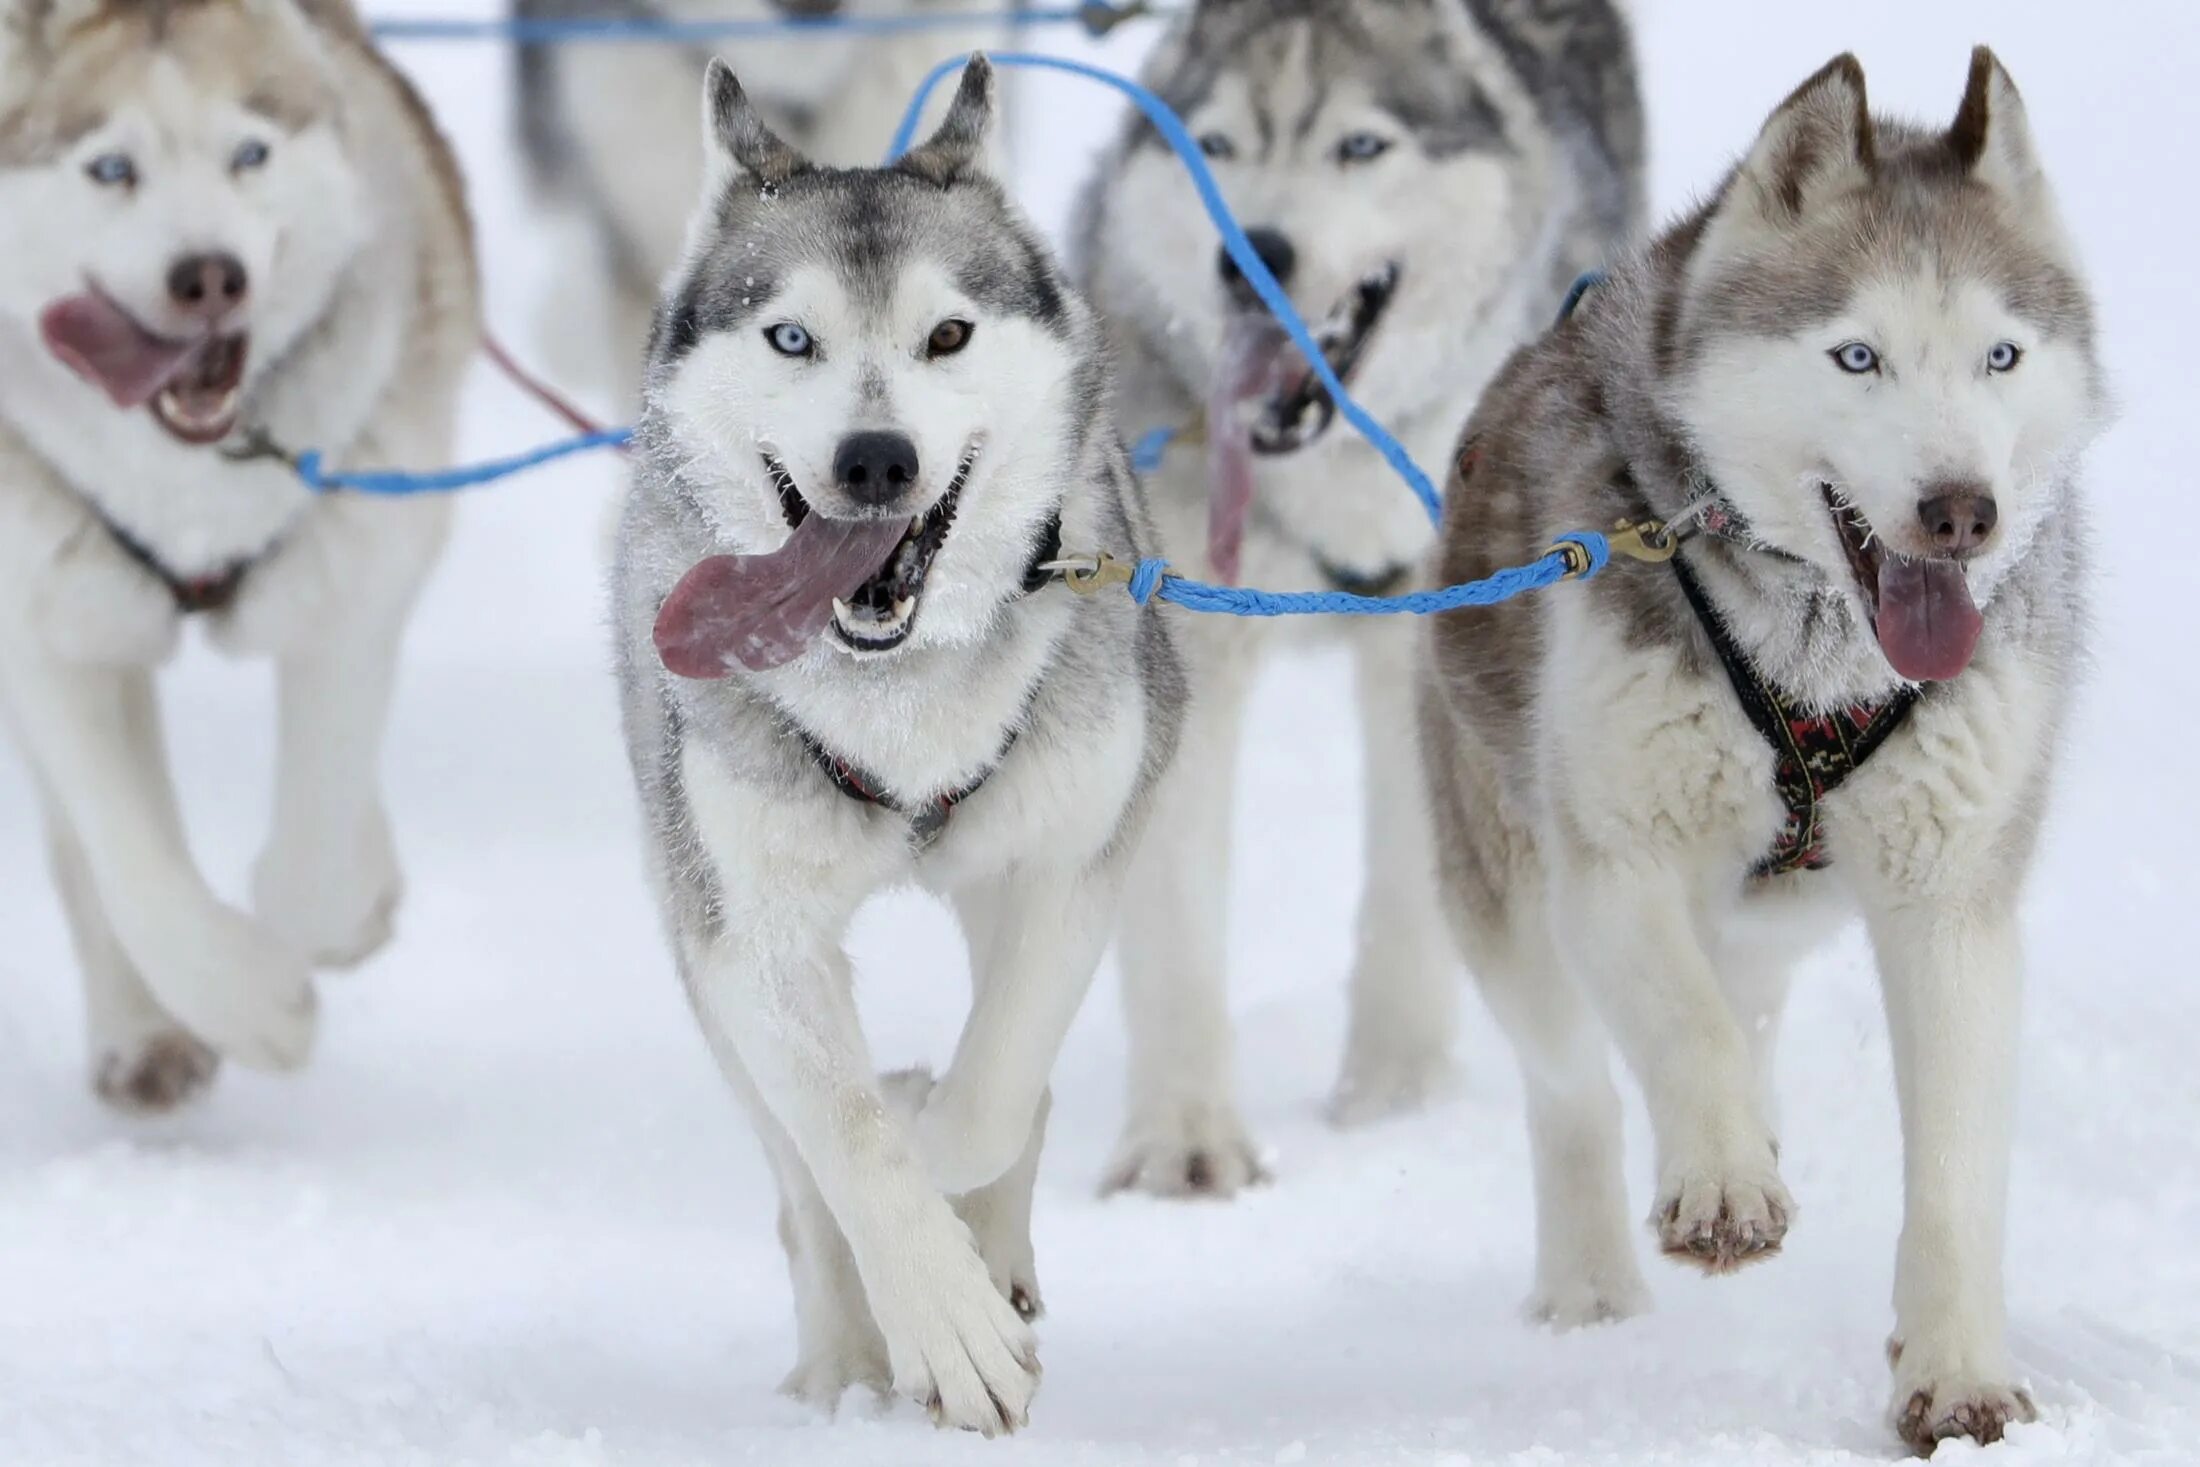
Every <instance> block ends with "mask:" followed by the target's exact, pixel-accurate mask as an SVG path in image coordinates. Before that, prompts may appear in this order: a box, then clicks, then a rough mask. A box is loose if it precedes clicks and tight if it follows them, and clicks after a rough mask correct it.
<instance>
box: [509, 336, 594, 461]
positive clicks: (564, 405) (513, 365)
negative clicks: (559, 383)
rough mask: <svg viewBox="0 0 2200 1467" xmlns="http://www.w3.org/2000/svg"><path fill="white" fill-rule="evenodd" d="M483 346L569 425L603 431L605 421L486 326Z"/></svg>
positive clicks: (520, 384)
mask: <svg viewBox="0 0 2200 1467" xmlns="http://www.w3.org/2000/svg"><path fill="white" fill-rule="evenodd" d="M481 349H482V350H483V351H484V352H486V353H488V357H489V360H490V361H492V362H494V363H495V364H496V368H497V370H498V371H500V372H502V373H503V374H504V375H505V376H506V377H507V378H508V379H510V381H511V383H512V385H513V386H514V387H517V388H518V389H519V390H520V391H522V392H524V393H526V394H527V395H528V396H529V397H531V398H533V399H534V400H535V401H536V402H538V403H540V404H542V406H543V407H545V408H547V409H549V410H550V412H552V413H554V414H555V415H557V416H558V417H560V418H562V419H564V420H565V424H566V426H567V427H569V428H571V429H572V430H573V431H574V432H576V433H586V434H595V433H601V432H603V431H604V425H603V424H601V423H599V422H597V421H596V420H595V419H594V418H592V417H590V416H589V415H588V414H586V413H584V412H582V411H581V410H580V409H579V408H577V407H575V406H574V405H573V404H572V402H571V401H570V400H569V399H568V398H566V397H565V395H564V394H562V393H560V392H559V391H558V390H557V389H556V388H555V387H552V386H551V385H550V384H549V383H547V382H545V381H543V380H542V379H541V378H540V377H537V376H536V375H535V374H534V373H532V372H530V371H528V370H527V369H526V368H525V367H523V366H521V365H520V364H519V362H518V360H517V359H516V358H514V357H513V355H512V354H511V353H510V352H508V351H506V350H505V349H504V344H503V343H502V342H500V341H498V340H497V339H496V337H495V335H494V334H493V333H491V332H489V331H487V330H486V329H485V330H483V332H482V333H481ZM619 452H621V453H624V452H626V449H625V448H623V447H622V448H620V450H619Z"/></svg>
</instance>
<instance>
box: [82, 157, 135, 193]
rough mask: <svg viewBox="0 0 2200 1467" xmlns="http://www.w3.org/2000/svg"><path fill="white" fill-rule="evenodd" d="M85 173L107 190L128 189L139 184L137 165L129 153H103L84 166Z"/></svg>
mask: <svg viewBox="0 0 2200 1467" xmlns="http://www.w3.org/2000/svg"><path fill="white" fill-rule="evenodd" d="M84 173H85V176H86V177H88V178H90V179H91V181H92V182H94V183H96V184H99V185H101V186H102V187H105V188H128V187H129V186H130V185H131V184H133V183H136V182H137V164H135V163H133V162H131V161H130V155H129V154H127V153H102V154H100V155H99V156H98V157H97V158H94V159H93V160H92V161H91V162H89V163H87V164H85V165H84Z"/></svg>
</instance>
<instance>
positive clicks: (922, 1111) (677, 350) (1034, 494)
mask: <svg viewBox="0 0 2200 1467" xmlns="http://www.w3.org/2000/svg"><path fill="white" fill-rule="evenodd" d="M707 92H708V96H707V106H706V118H705V133H706V138H707V146H708V150H709V153H710V168H709V172H708V183H707V186H706V191H705V194H704V199H703V205H702V208H701V210H700V212H699V213H698V214H697V216H696V222H695V225H694V227H693V229H692V231H691V233H690V237H689V240H688V244H687V248H686V257H685V262H684V263H683V264H682V266H681V267H680V269H679V271H678V272H677V273H676V274H675V276H674V278H673V280H672V282H671V284H670V286H669V293H668V296H667V299H666V301H665V303H664V306H663V308H662V310H661V311H660V313H659V316H658V320H657V326H656V331H655V335H654V338H653V344H652V347H651V351H650V361H649V367H648V374H647V375H648V394H647V407H646V410H645V412H644V415H643V419H642V426H641V430H640V437H639V444H638V446H639V451H640V458H641V463H640V468H639V469H638V471H637V474H636V478H635V483H634V488H633V492H632V494H631V496H630V498H629V500H628V502H627V506H626V511H625V516H624V520H623V522H622V525H621V531H620V543H619V553H618V557H617V565H616V569H615V572H614V581H613V596H614V616H615V619H616V623H617V628H618V662H619V670H620V679H621V683H622V686H623V690H624V702H625V712H626V726H627V736H628V741H629V746H630V749H631V752H632V755H633V760H634V770H635V775H636V778H637V779H638V780H639V781H640V785H641V793H642V801H643V806H644V809H645V814H646V818H647V824H648V829H649V833H650V866H651V869H652V872H653V875H654V878H655V881H656V883H657V886H658V889H659V892H660V894H661V896H662V899H663V904H664V910H665V917H666V924H667V926H668V928H669V931H670V937H671V942H672V948H673V953H674V958H675V961H676V963H677V965H678V967H679V971H680V973H681V976H682V979H683V981H684V982H685V983H686V985H687V988H688V992H689V994H690V996H691V998H692V999H693V1001H694V1005H695V1010H696V1014H697V1016H698V1017H699V1018H700V1020H701V1021H702V1025H703V1030H704V1033H705V1035H706V1036H707V1037H708V1039H709V1041H710V1043H711V1046H712V1048H713V1050H714V1051H715V1052H716V1054H717V1056H718V1059H719V1061H720V1063H721V1064H722V1065H723V1066H724V1068H725V1071H726V1074H727V1075H728V1077H729V1078H730V1079H731V1080H732V1082H733V1085H734V1087H735V1089H736V1090H737V1091H739V1092H740V1094H741V1096H742V1097H743V1099H744V1100H745V1101H746V1102H747V1103H748V1106H749V1108H750V1110H751V1112H752V1113H753V1116H754V1119H755V1121H756V1125H757V1129H758V1131H759V1132H760V1133H761V1135H762V1138H763V1141H764V1145H765V1149H766V1151H767V1152H768V1154H769V1156H770V1159H771V1162H772V1166H773V1169H774V1171H775V1172H776V1174H777V1176H778V1179H779V1184H780V1191H781V1198H782V1212H781V1236H782V1238H783V1239H784V1241H785V1243H786V1247H787V1255H788V1262H789V1266H790V1268H791V1271H792V1273H793V1275H794V1286H795V1310H796V1320H797V1326H798V1331H799V1336H800V1359H799V1363H798V1364H797V1366H796V1369H795V1372H794V1374H793V1375H792V1376H791V1377H790V1378H789V1380H788V1382H787V1389H788V1390H789V1391H791V1392H793V1393H794V1394H796V1395H799V1396H802V1397H805V1398H807V1399H810V1400H813V1401H816V1402H818V1403H820V1404H826V1405H829V1404H831V1403H832V1402H833V1401H835V1400H837V1399H838V1397H839V1396H840V1395H841V1393H842V1392H843V1391H844V1390H845V1389H847V1388H848V1387H849V1386H851V1385H857V1384H864V1385H870V1386H874V1387H878V1388H882V1389H883V1388H885V1387H886V1386H888V1385H889V1384H891V1385H892V1386H893V1387H894V1388H895V1389H898V1390H899V1391H901V1392H902V1393H903V1394H905V1395H908V1396H911V1397H914V1398H916V1399H918V1400H920V1401H924V1402H926V1403H928V1404H929V1406H930V1407H931V1409H932V1411H933V1414H934V1415H935V1417H936V1418H937V1419H938V1420H940V1421H941V1422H943V1423H946V1424H951V1425H954V1426H959V1427H965V1428H971V1429H975V1430H979V1431H984V1432H987V1433H989V1434H990V1433H992V1432H996V1431H1005V1430H1010V1429H1013V1428H1015V1427H1016V1426H1018V1425H1020V1424H1021V1423H1022V1422H1023V1420H1024V1417H1025V1411H1026V1408H1027V1406H1028V1403H1029V1401H1030V1399H1031V1394H1032V1391H1033V1388H1034V1387H1035V1386H1036V1385H1037V1383H1038V1366H1037V1357H1036V1354H1035V1347H1034V1344H1033V1340H1032V1335H1031V1332H1030V1329H1029V1326H1028V1321H1029V1320H1030V1319H1031V1318H1032V1317H1034V1316H1035V1315H1036V1313H1037V1311H1038V1297H1039V1296H1038V1289H1037V1285H1036V1283H1035V1281H1034V1280H1033V1278H1032V1274H1031V1245H1030V1239H1029V1210H1030V1189H1031V1185H1032V1176H1033V1169H1034V1168H1035V1166H1036V1164H1037V1148H1038V1144H1039V1136H1040V1130H1041V1115H1042V1111H1043V1108H1044V1105H1045V1097H1046V1085H1047V1072H1048V1070H1049V1069H1050V1068H1051V1067H1052V1065H1053V1062H1054V1057H1055V1053H1056V1051H1057V1049H1058V1048H1059V1046H1060V1044H1061V1041H1062V1037H1063V1034H1064V1032H1065V1030H1066V1029H1067V1027H1068V1025H1069V1022H1070V1018H1071V1016H1072V1015H1073V1014H1074V1013H1075V1012H1076V1009H1077V1006H1078V1003H1079V1002H1080V1000H1081V999H1082V998H1083V996H1084V993H1085V990H1086V988H1087V986H1088V985H1089V984H1090V982H1091V980H1092V975H1093V970H1094V968H1095V967H1096V966H1097V965H1098V963H1099V960H1100V954H1101V950H1102V948H1103V947H1104V946H1105V945H1106V942H1107V939H1108V935H1109V932H1110V929H1111V928H1112V926H1113V922H1114V917H1115V907H1116V899H1117V895H1118V892H1119V890H1120V888H1121V886H1122V883H1123V877H1124V868H1125V866H1126V865H1127V863H1128V857H1129V852H1130V850H1131V848H1132V846H1133V844H1134V842H1135V839H1136V836H1137V833H1138V829H1139V826H1140V825H1141V823H1142V816H1143V810H1144V807H1145V805H1146V803H1147V799H1148V797H1149V794H1150V791H1151V789H1152V787H1153V786H1154V784H1155V783H1156V781H1157V780H1158V779H1159V777H1160V773H1161V770H1162V768H1163V766H1164V765H1165V763H1166V762H1167V759H1168V757H1169V754H1170V752H1171V750H1172V748H1173V746H1174V743H1175V738H1176V728H1177V720H1178V718H1179V712H1178V710H1179V708H1180V707H1181V705H1182V702H1183V684H1182V674H1181V670H1180V669H1179V666H1178V664H1177V660H1176V656H1175V653H1174V651H1173V650H1172V648H1171V644H1170V642H1169V639H1168V637H1167V634H1166V632H1165V630H1164V628H1163V626H1162V623H1161V622H1160V620H1159V619H1158V618H1155V617H1150V616H1142V615H1141V614H1140V613H1139V611H1138V609H1137V607H1136V605H1135V604H1134V603H1133V602H1132V601H1131V600H1130V598H1128V597H1127V596H1123V595H1120V594H1116V595H1111V596H1108V597H1104V598H1086V597H1081V596H1077V595H1074V594H1072V593H1071V592H1070V591H1068V590H1065V589H1062V588H1060V587H1059V586H1055V585H1053V584H1052V583H1051V573H1050V570H1049V567H1050V566H1051V565H1052V564H1053V563H1055V562H1056V561H1058V560H1059V559H1060V558H1061V549H1060V547H1061V546H1063V545H1070V546H1075V547H1083V548H1087V549H1090V548H1094V547H1104V548H1106V549H1109V550H1113V551H1118V552H1119V553H1129V554H1140V553H1148V552H1150V550H1151V548H1152V546H1153V543H1154V542H1153V537H1152V534H1151V531H1150V530H1149V528H1148V526H1147V524H1146V520H1145V511H1144V507H1143V504H1142V503H1141V501H1140V499H1139V495H1138V488H1137V481H1136V479H1135V478H1134V477H1133V476H1132V474H1131V472H1130V467H1129V463H1128V459H1127V456H1126V455H1125V453H1124V450H1123V447H1122V443H1121V441H1120V439H1119V438H1118V437H1117V435H1116V431H1115V426H1114V420H1113V418H1112V416H1111V415H1110V411H1109V409H1110V389H1109V382H1108V376H1107V365H1106V348H1105V345H1104V342H1103V340H1102V337H1101V333H1100V328H1099V325H1098V324H1097V322H1096V321H1095V320H1094V318H1093V316H1092V314H1091V311H1090V310H1089V308H1088V307H1087V306H1086V305H1085V304H1084V302H1083V301H1082V300H1081V299H1080V298H1079V297H1078V296H1077V295H1076V294H1075V293H1074V292H1073V291H1072V290H1071V288H1070V286H1069V285H1068V283H1067V281H1066V280H1065V278H1064V277H1063V276H1062V275H1061V273H1060V272H1059V270H1058V268H1057V267H1056V266H1055V264H1054V263H1053V262H1052V260H1051V259H1050V258H1049V257H1048V255H1047V252H1046V250H1045V249H1044V247H1043V246H1042V245H1041V244H1040V243H1039V241H1038V239H1037V237H1036V236H1035V235H1034V234H1033V232H1032V231H1031V229H1030V227H1029V226H1028V225H1027V224H1026V223H1025V222H1024V221H1023V220H1022V219H1021V218H1019V217H1018V216H1017V214H1016V212H1015V211H1014V210H1013V209H1012V208H1011V207H1010V205H1009V204H1008V203H1007V202H1006V200H1005V198H1004V197H1003V195H1002V192H1001V189H1000V187H999V186H998V185H997V184H996V183H994V182H993V181H992V180H991V179H990V178H989V177H988V176H986V174H985V173H984V171H983V170H982V168H981V167H980V150H981V148H982V145H983V139H984V134H985V132H986V129H987V127H988V123H989V119H990V117H991V114H992V100H991V99H992V70H991V68H990V67H989V66H987V65H986V64H985V63H984V62H983V61H978V62H974V63H973V64H972V65H971V66H970V68H969V69H968V70H967V71H966V73H965V75H964V77H963V82H962V86H961V89H960V91H959V92H958V94H957V96H956V98H955V101H954V104H953V106H952V108H951V109H950V111H949V113H948V115H947V118H946V121H945V122H944V123H942V125H941V127H940V130H939V131H938V132H937V133H936V134H935V135H934V136H933V137H932V139H931V140H930V141H929V142H928V143H927V144H925V145H924V146H923V147H922V148H920V149H918V150H917V151H915V152H913V153H911V154H910V155H909V156H908V157H906V158H904V159H903V160H902V161H901V162H900V163H899V164H897V165H895V166H893V167H890V168H885V169H855V170H838V169H830V168H824V167H820V166H817V165H814V164H812V163H810V162H808V161H807V160H805V159H804V158H803V156H802V155H801V154H800V153H798V152H797V151H796V150H795V149H794V148H793V147H791V146H790V145H788V144H787V143H786V142H784V141H782V140H781V139H780V138H778V137H777V136H775V135H774V134H773V133H772V132H770V131H769V130H767V128H766V127H765V125H764V123H763V122H762V121H761V120H760V118H759V116H758V114H757V112H756V111H755V110H754V109H753V108H752V106H751V105H750V103H749V101H748V100H747V98H746V97H745V96H744V95H743V94H742V92H741V89H740V87H739V86H738V85H736V83H735V82H734V79H733V76H732V73H731V72H730V71H728V70H726V69H725V67H724V66H723V64H719V65H717V66H715V67H714V68H713V69H712V70H711V72H710V73H709V78H708V82H707ZM728 552H730V553H728ZM907 881H915V882H918V883H920V884H922V885H923V886H925V887H927V888H929V889H931V890H933V891H936V892H939V893H941V894H942V895H943V896H945V897H946V898H947V899H949V900H950V901H951V902H952V903H953V904H954V906H955V908H956V910H957V912H958V914H959V915H960V917H961V919H962V922H963V926H964V930H965V931H966V932H967V933H968V934H969V936H970V948H971V953H972V958H973V963H972V966H973V969H974V972H975V978H976V981H975V995H976V996H975V1001H974V1004H973V1007H972V1010H971V1015H970V1019H969V1022H968V1024H967V1026H966V1027H965V1029H964V1031H963V1035H962V1040H961V1042H960V1044H959V1045H958V1047H957V1050H956V1054H955V1059H954V1063H953V1065H952V1067H951V1068H950V1069H949V1070H948V1071H947V1073H946V1074H945V1075H944V1076H942V1077H941V1078H940V1080H939V1082H938V1083H937V1085H934V1084H932V1083H931V1082H930V1081H929V1080H928V1079H926V1078H925V1077H924V1076H922V1075H904V1076H899V1077H895V1078H894V1079H893V1080H892V1081H890V1082H886V1083H883V1084H882V1082H881V1081H880V1080H879V1079H878V1078H877V1077H876V1076H875V1075H874V1074H873V1070H872V1064H871V1060H870V1057H869V1053H868V1051H867V1050H866V1048H865V1044H864V1039H863V1033H862V1029H861V1027H860V1025H859V1023H858V1020H857V1015H856V1010H855V1005H854V997H853V994H852V992H851V975H850V973H849V970H848V962H847V958H846V957H845V955H844V954H843V953H842V951H841V948H840V941H841V936H842V933H843V930H844V929H845V928H846V927H847V925H848V922H849V920H850V918H851V917H853V916H854V914H855V911H856V909H857V907H858V905H859V904H861V903H862V902H863V901H864V899H865V898H866V897H868V896H869V895H870V894H871V893H873V892H875V891H877V890H879V889H880V888H882V887H885V886H889V885H893V884H896V883H901V882H907ZM950 1198H954V1199H960V1200H959V1201H958V1202H957V1203H956V1204H955V1205H954V1206H952V1207H951V1206H950V1203H949V1201H948V1199H950ZM958 1211H960V1213H961V1214H962V1217H961V1220H958V1218H957V1212H958Z"/></svg>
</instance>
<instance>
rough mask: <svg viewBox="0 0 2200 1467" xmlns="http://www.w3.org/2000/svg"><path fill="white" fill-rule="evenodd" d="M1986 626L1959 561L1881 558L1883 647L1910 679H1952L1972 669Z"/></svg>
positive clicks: (1901, 671)
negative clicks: (1957, 562)
mask: <svg viewBox="0 0 2200 1467" xmlns="http://www.w3.org/2000/svg"><path fill="white" fill-rule="evenodd" d="M1985 625H1986V619H1985V618H1984V617H1982V616H1980V615H1979V611H1978V607H1977V606H1976V605H1975V604H1974V603H1973V602H1972V600H1971V586H1970V582H1968V581H1966V580H1965V579H1964V578H1963V567H1962V566H1960V565H1958V564H1956V563H1955V562H1954V561H1952V560H1903V559H1899V558H1897V557H1895V556H1892V555H1890V556H1888V557H1886V558H1885V559H1884V560H1882V561H1881V562H1880V564H1879V646H1880V649H1881V650H1882V651H1884V652H1885V653H1886V654H1887V661H1888V662H1889V663H1891V664H1893V666H1894V670H1895V671H1896V672H1899V673H1901V674H1902V675H1903V676H1904V677H1906V678H1908V679H1909V680H1910V681H1912V682H1918V683H1941V682H1946V681H1948V680H1949V679H1950V678H1952V677H1954V676H1955V675H1956V674H1958V673H1960V672H1962V671H1963V669H1965V668H1966V667H1969V666H1970V665H1971V654H1972V653H1973V652H1975V651H1977V650H1978V637H1979V632H1980V630H1981V629H1982V628H1983V627H1984V626H1985Z"/></svg>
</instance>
